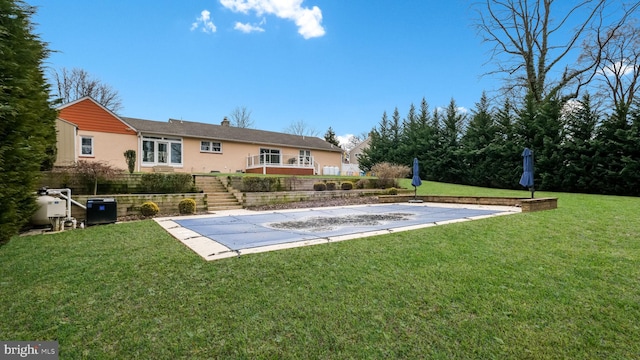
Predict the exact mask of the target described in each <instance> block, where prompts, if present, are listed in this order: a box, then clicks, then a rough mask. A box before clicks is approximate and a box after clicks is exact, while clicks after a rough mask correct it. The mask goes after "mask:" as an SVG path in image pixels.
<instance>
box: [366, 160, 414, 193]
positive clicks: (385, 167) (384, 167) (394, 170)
mask: <svg viewBox="0 0 640 360" xmlns="http://www.w3.org/2000/svg"><path fill="white" fill-rule="evenodd" d="M371 171H372V172H374V173H375V174H376V176H377V177H378V183H377V186H376V188H379V189H386V188H388V187H397V186H398V180H397V179H402V178H405V177H407V176H408V175H409V174H410V173H411V169H410V168H409V167H408V166H406V165H397V164H391V163H387V162H383V163H379V164H375V165H374V166H373V167H372V168H371Z"/></svg>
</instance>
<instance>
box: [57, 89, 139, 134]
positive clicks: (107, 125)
mask: <svg viewBox="0 0 640 360" xmlns="http://www.w3.org/2000/svg"><path fill="white" fill-rule="evenodd" d="M58 110H59V111H60V112H59V114H58V117H59V118H60V119H62V120H65V121H67V122H69V123H72V124H74V125H76V126H77V127H78V129H80V130H87V131H100V132H109V133H116V134H129V135H133V134H135V131H134V130H133V129H131V127H130V126H129V125H128V124H126V123H125V122H123V121H122V119H121V118H120V117H118V115H116V114H114V113H113V112H111V111H110V110H109V109H107V108H105V107H104V106H102V105H101V104H100V103H98V102H97V101H95V100H94V99H93V98H91V97H89V96H85V97H83V98H80V99H77V100H75V101H72V102H69V103H66V104H64V105H62V106H60V107H58Z"/></svg>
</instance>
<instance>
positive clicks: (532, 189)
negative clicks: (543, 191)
mask: <svg viewBox="0 0 640 360" xmlns="http://www.w3.org/2000/svg"><path fill="white" fill-rule="evenodd" d="M529 190H531V198H532V199H533V193H534V192H536V190H535V189H534V188H533V187H530V188H529Z"/></svg>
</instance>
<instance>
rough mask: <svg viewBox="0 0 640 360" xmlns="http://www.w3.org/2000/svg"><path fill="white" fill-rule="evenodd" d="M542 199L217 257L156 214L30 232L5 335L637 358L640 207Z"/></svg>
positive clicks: (179, 353)
mask: <svg viewBox="0 0 640 360" xmlns="http://www.w3.org/2000/svg"><path fill="white" fill-rule="evenodd" d="M405 185H408V180H407V183H406V184H405ZM419 193H422V194H450V195H507V196H527V194H528V193H527V192H526V191H517V192H514V191H503V190H489V189H480V188H471V187H462V186H453V185H446V184H435V183H430V182H425V183H424V184H423V186H422V187H421V188H420V189H419ZM536 196H540V197H542V196H557V197H558V198H559V201H558V206H559V208H558V209H557V210H552V211H544V212H536V213H526V214H517V215H510V216H502V217H496V218H490V219H484V220H478V221H472V222H465V223H457V224H451V225H446V226H437V227H431V228H425V229H421V230H415V231H409V232H402V233H397V234H390V235H384V236H377V237H371V238H364V239H358V240H350V241H346V242H340V243H335V244H329V245H319V246H311V247H304V248H296V249H291V250H285V251H278V252H270V253H262V254H256V255H248V256H244V257H238V258H231V259H226V260H219V261H214V262H205V261H203V260H202V259H201V258H200V257H199V256H197V255H196V254H194V253H192V252H191V251H190V250H189V249H187V248H186V247H184V246H183V245H181V244H180V243H179V242H178V241H176V240H174V239H173V238H172V237H170V236H169V235H168V234H167V233H166V232H164V231H163V230H162V229H161V228H160V227H159V226H157V225H156V224H155V223H154V222H153V221H150V220H147V221H140V222H131V223H125V224H114V225H105V226H97V227H92V228H89V229H84V230H75V231H68V232H64V233H59V234H48V235H38V236H31V237H20V238H18V237H16V238H13V239H12V241H11V242H10V243H9V244H8V245H5V246H3V247H0V264H2V266H1V269H0V294H1V296H0V318H1V319H2V321H0V339H2V340H57V341H58V342H59V344H60V358H61V359H76V358H91V359H102V358H112V359H131V358H140V359H148V358H155V359H161V358H188V359H198V358H221V359H233V358H247V359H254V358H269V359H283V358H289V359H304V358H308V359H323V358H326V359H341V358H358V359H377V358H389V359H396V358H407V359H424V358H433V359H453V358H462V359H464V358H478V359H605V358H608V359H634V358H635V359H637V358H639V357H640V286H639V284H640V216H638V215H639V213H638V210H639V209H640V199H638V198H628V197H610V196H594V195H579V194H551V193H537V195H536Z"/></svg>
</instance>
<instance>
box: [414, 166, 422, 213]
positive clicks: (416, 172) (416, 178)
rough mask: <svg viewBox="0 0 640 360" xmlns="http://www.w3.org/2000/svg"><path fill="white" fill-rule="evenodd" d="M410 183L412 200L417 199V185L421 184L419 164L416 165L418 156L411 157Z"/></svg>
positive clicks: (415, 200)
mask: <svg viewBox="0 0 640 360" xmlns="http://www.w3.org/2000/svg"><path fill="white" fill-rule="evenodd" d="M411 185H413V202H422V201H418V186H420V185H422V180H420V165H418V158H413V178H412V179H411Z"/></svg>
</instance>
